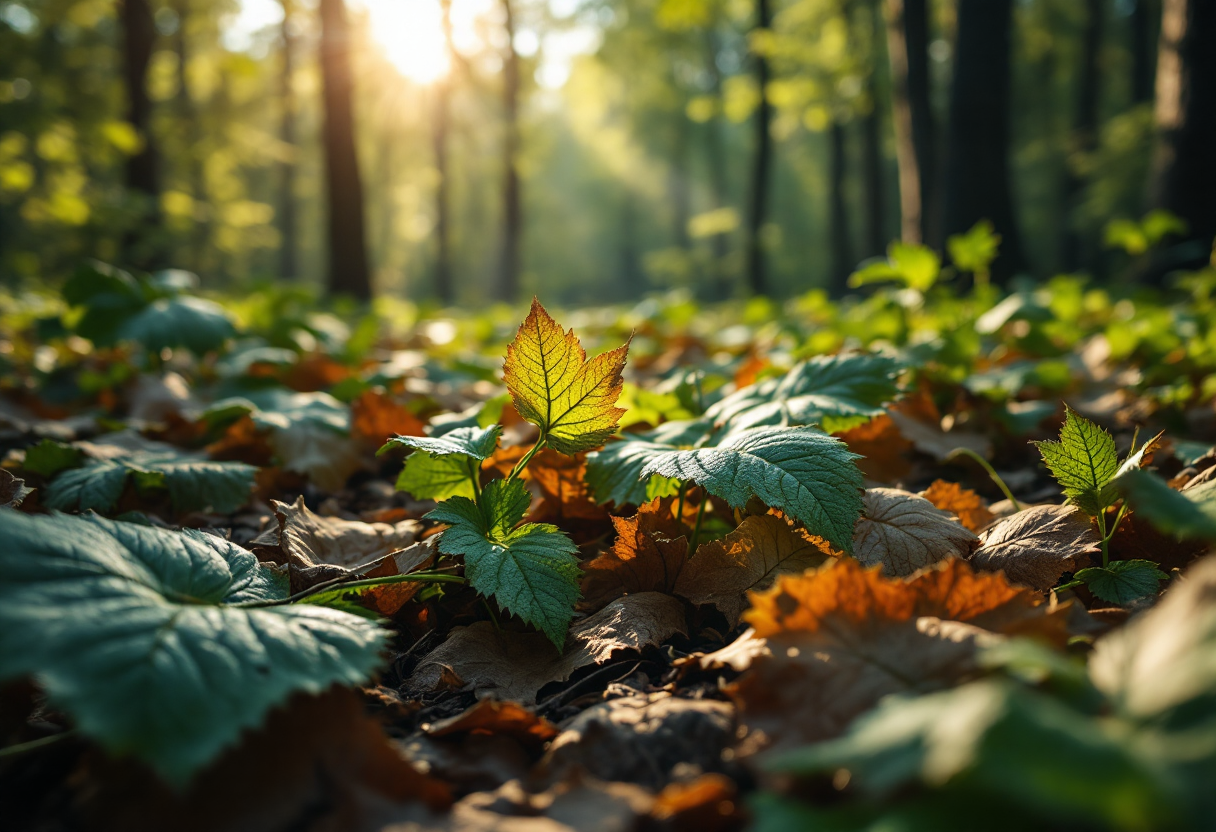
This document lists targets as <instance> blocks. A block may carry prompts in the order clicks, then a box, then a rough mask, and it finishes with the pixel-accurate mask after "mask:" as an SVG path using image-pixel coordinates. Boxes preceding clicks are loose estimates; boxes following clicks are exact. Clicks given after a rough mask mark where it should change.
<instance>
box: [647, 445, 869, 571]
mask: <svg viewBox="0 0 1216 832" xmlns="http://www.w3.org/2000/svg"><path fill="white" fill-rule="evenodd" d="M856 459H860V457H859V456H858V455H857V454H854V453H851V452H850V451H849V449H848V447H847V446H846V445H845V444H844V443H843V442H841V441H840V440H838V439H835V438H833V437H831V436H828V435H827V434H824V433H822V432H821V431H819V430H816V429H815V428H773V427H764V428H752V429H751V430H746V431H741V432H739V433H737V434H735V435H733V436H731V437H730V438H728V439H727V441H725V442H723V443H722V444H721V445H719V446H718V447H716V448H699V449H696V450H691V451H667V452H665V453H661V454H658V455H656V456H654V457H653V458H652V459H651V460H650V461H649V462H648V463H647V464H646V465H645V467H644V468H643V469H642V476H643V477H649V476H650V475H652V474H661V475H662V476H665V477H676V478H678V479H680V480H683V481H685V482H695V483H697V484H698V485H700V486H702V487H703V488H705V489H706V490H707V491H708V492H709V493H710V494H713V495H715V496H717V497H721V498H722V499H723V500H726V502H727V503H728V504H730V505H731V506H734V507H736V508H738V507H742V506H743V505H745V504H746V503H747V501H748V500H750V499H751V498H752V497H758V498H759V499H760V501H761V502H763V503H764V504H765V505H768V506H771V507H773V508H779V509H781V510H782V511H784V512H785V513H786V514H788V515H790V516H791V517H793V518H795V519H797V520H799V521H801V522H802V523H803V524H805V525H806V528H807V530H808V531H809V532H810V533H811V534H817V535H819V536H820V537H823V538H824V539H825V540H827V541H829V542H830V543H831V544H832V545H833V546H835V547H836V548H838V549H842V550H843V551H845V552H850V551H852V548H853V526H854V524H855V523H856V522H857V518H858V517H859V516H860V515H861V508H862V501H861V489H862V476H861V471H860V469H858V467H857V465H856V463H855V462H854V460H856Z"/></svg>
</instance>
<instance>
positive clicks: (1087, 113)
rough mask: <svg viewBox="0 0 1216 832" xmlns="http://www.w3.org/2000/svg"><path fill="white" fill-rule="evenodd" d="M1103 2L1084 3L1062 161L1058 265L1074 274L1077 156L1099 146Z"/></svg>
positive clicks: (1080, 184) (1079, 259) (1078, 254)
mask: <svg viewBox="0 0 1216 832" xmlns="http://www.w3.org/2000/svg"><path fill="white" fill-rule="evenodd" d="M1105 5H1106V4H1105V3H1104V2H1103V0H1085V14H1086V20H1085V29H1084V31H1083V34H1082V42H1081V65H1080V66H1079V67H1077V97H1076V101H1075V102H1074V104H1073V121H1072V136H1071V137H1070V141H1069V145H1070V146H1069V148H1068V150H1069V153H1068V155H1069V157H1070V158H1068V159H1066V160H1065V174H1064V194H1063V203H1064V205H1065V206H1067V209H1068V214H1067V221H1066V222H1065V223H1064V228H1063V234H1062V236H1061V241H1060V242H1061V248H1060V262H1061V264H1062V266H1063V268H1064V270H1065V271H1070V272H1071V271H1076V270H1077V269H1079V268H1081V266H1082V263H1083V262H1084V260H1085V252H1084V250H1083V248H1084V244H1083V241H1082V240H1081V234H1080V232H1079V230H1078V229H1077V227H1076V211H1077V208H1078V203H1079V202H1080V199H1081V195H1082V190H1083V189H1084V187H1085V183H1084V181H1082V179H1081V177H1080V175H1079V174H1078V173H1077V161H1078V160H1077V159H1076V158H1075V157H1077V156H1088V155H1089V154H1091V153H1093V152H1094V150H1096V149H1097V147H1098V96H1099V94H1100V90H1099V82H1100V77H1099V66H1098V58H1099V54H1100V52H1101V50H1102V28H1103V24H1104V22H1105V21H1104V17H1105V12H1106V9H1105Z"/></svg>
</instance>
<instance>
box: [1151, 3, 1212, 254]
mask: <svg viewBox="0 0 1216 832" xmlns="http://www.w3.org/2000/svg"><path fill="white" fill-rule="evenodd" d="M1213 44H1216V2H1213V0H1164V2H1163V4H1162V16H1161V39H1160V44H1159V47H1158V54H1157V103H1156V110H1155V113H1154V117H1155V120H1156V124H1157V138H1156V145H1155V147H1154V149H1153V171H1152V180H1151V187H1150V201H1151V202H1152V204H1153V207H1155V208H1164V209H1165V210H1167V211H1171V212H1173V213H1174V214H1177V215H1178V216H1179V217H1182V219H1184V220H1186V222H1187V224H1188V226H1189V227H1190V231H1189V233H1188V235H1187V236H1188V237H1190V238H1191V239H1193V240H1195V241H1196V242H1197V243H1198V246H1196V247H1195V251H1194V253H1193V255H1192V256H1191V257H1189V258H1187V259H1186V260H1185V262H1179V263H1175V264H1172V265H1175V266H1185V265H1198V264H1200V263H1202V262H1204V261H1206V260H1207V259H1208V256H1209V252H1210V250H1211V246H1212V238H1213V236H1216V57H1214V55H1213V51H1212V50H1213Z"/></svg>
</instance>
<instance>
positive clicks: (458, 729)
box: [424, 699, 560, 749]
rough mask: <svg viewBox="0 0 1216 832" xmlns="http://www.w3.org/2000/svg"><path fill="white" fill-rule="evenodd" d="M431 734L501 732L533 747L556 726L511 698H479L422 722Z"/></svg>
mask: <svg viewBox="0 0 1216 832" xmlns="http://www.w3.org/2000/svg"><path fill="white" fill-rule="evenodd" d="M424 730H425V731H426V733H427V734H429V735H431V736H432V737H447V736H451V735H453V734H466V733H482V734H502V735H505V736H509V737H511V738H513V739H515V740H517V741H519V742H520V743H522V744H525V745H528V746H533V747H535V748H537V749H539V748H540V746H542V745H543V744H544V743H547V742H548V741H549V740H551V739H553V738H554V737H556V736H557V735H558V733H560V732H559V730H558V728H557V726H556V725H554V724H553V723H552V722H550V721H549V720H547V719H545V718H544V717H540V716H537V715H536V714H535V713H534V712H532V711H530V710H528V709H527V708H525V707H523V706H522V705H519V704H517V703H515V702H498V701H496V700H493V699H482V700H481V701H480V702H478V703H477V704H476V705H473V706H472V707H471V708H469V709H468V710H466V711H464V713H460V714H457V715H456V716H453V717H449V718H447V719H441V720H439V721H438V722H435V723H432V724H431V725H429V726H425V727H424Z"/></svg>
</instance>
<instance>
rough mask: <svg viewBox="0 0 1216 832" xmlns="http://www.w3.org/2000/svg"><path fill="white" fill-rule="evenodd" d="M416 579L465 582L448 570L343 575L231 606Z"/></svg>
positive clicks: (281, 602)
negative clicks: (276, 596) (272, 597)
mask: <svg viewBox="0 0 1216 832" xmlns="http://www.w3.org/2000/svg"><path fill="white" fill-rule="evenodd" d="M414 581H425V582H429V583H460V584H463V583H465V579H464V578H463V577H461V576H460V575H452V574H450V573H447V572H409V573H407V574H405V575H386V576H385V577H383V578H360V579H358V580H353V581H352V580H350V579H349V576H347V575H343V576H341V577H338V578H334V579H332V580H329V581H324V582H322V583H319V584H317V585H316V586H312V587H309V588H308V589H305V590H302V591H300V592H297V593H296V594H295V595H292V596H290V597H288V598H283V599H281V600H276V601H251V602H249V603H245V604H232V605H231V606H233V607H236V608H238V609H252V608H256V607H281V606H284V605H286V604H297V603H299V602H300V601H304V600H306V599H308V598H311V597H312V596H314V595H319V594H321V593H322V592H327V591H329V590H331V589H340V590H346V589H362V588H364V587H369V586H383V585H385V584H402V583H411V582H414Z"/></svg>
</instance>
